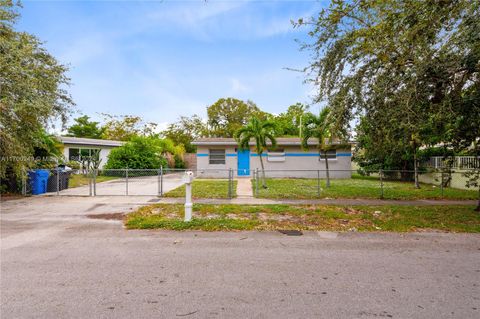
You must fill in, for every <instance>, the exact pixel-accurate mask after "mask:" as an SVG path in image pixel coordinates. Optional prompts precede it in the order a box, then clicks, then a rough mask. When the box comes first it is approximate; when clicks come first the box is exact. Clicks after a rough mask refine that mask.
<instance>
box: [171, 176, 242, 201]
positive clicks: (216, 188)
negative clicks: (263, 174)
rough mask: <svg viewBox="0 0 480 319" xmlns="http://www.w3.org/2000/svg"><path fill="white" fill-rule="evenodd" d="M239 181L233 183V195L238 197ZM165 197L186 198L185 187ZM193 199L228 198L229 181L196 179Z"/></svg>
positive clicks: (178, 188)
mask: <svg viewBox="0 0 480 319" xmlns="http://www.w3.org/2000/svg"><path fill="white" fill-rule="evenodd" d="M236 190H237V181H233V194H232V197H236V196H237V195H236ZM164 196H165V197H185V185H182V186H180V187H177V188H175V189H173V190H171V191H169V192H168V193H165V195H164ZM192 197H193V198H228V180H224V179H223V180H220V179H195V180H193V183H192Z"/></svg>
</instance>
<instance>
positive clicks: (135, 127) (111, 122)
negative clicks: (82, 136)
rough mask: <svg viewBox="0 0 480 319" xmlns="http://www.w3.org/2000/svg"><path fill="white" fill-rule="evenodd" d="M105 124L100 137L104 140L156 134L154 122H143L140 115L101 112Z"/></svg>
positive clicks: (127, 138)
mask: <svg viewBox="0 0 480 319" xmlns="http://www.w3.org/2000/svg"><path fill="white" fill-rule="evenodd" d="M102 115H103V116H104V118H105V125H104V126H103V134H102V138H103V139H106V140H117V141H128V140H130V139H131V138H133V137H136V136H157V134H156V133H155V130H156V127H157V124H156V123H145V122H144V120H143V119H142V118H141V117H140V116H133V115H110V114H106V113H103V114H102Z"/></svg>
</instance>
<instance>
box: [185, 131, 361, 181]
mask: <svg viewBox="0 0 480 319" xmlns="http://www.w3.org/2000/svg"><path fill="white" fill-rule="evenodd" d="M276 140H277V147H276V149H274V150H273V149H272V150H268V151H265V152H264V153H263V154H262V157H263V159H264V161H263V162H264V165H265V170H267V171H268V173H267V175H268V176H270V177H305V178H309V177H311V178H316V177H317V176H318V174H319V175H320V177H321V178H324V177H325V156H328V164H329V169H330V177H331V178H350V177H351V176H352V172H351V169H352V151H351V143H332V145H331V150H330V151H328V152H327V154H320V152H319V151H318V140H317V139H313V138H312V139H310V140H309V141H308V145H309V148H308V150H304V149H303V148H302V146H301V140H300V138H277V139H276ZM192 144H193V145H196V146H197V170H204V172H203V176H212V177H215V176H221V175H225V171H226V170H228V169H233V170H234V172H235V175H237V176H252V175H253V172H254V171H255V170H256V169H259V170H260V169H261V165H260V160H259V155H258V154H257V153H256V152H255V142H254V141H251V142H250V147H249V149H247V150H241V149H240V148H239V147H238V144H237V142H236V141H235V139H233V138H200V139H197V140H195V141H194V142H193V143H192Z"/></svg>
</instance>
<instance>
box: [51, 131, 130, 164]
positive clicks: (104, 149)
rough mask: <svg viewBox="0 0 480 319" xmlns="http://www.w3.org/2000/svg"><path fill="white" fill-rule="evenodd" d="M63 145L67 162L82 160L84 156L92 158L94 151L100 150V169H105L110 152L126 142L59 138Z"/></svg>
mask: <svg viewBox="0 0 480 319" xmlns="http://www.w3.org/2000/svg"><path fill="white" fill-rule="evenodd" d="M57 138H58V139H59V140H60V141H61V142H62V144H63V146H64V148H63V155H64V156H65V159H66V160H67V161H70V160H75V161H78V160H81V158H82V156H90V155H91V154H92V151H93V150H100V159H101V162H100V167H99V168H103V166H104V165H105V163H107V160H108V155H109V154H110V151H111V150H112V149H113V148H115V147H119V146H122V145H123V144H124V143H125V142H122V141H110V140H97V139H93V138H81V137H68V136H59V137H57Z"/></svg>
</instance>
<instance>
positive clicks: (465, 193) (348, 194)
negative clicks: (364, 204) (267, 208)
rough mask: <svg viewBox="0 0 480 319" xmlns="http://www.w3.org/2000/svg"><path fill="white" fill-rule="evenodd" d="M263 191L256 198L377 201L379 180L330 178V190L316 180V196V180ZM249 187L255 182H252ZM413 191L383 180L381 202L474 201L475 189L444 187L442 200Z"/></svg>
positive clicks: (275, 182)
mask: <svg viewBox="0 0 480 319" xmlns="http://www.w3.org/2000/svg"><path fill="white" fill-rule="evenodd" d="M266 182H267V189H264V188H262V187H261V186H260V189H259V194H258V197H261V198H275V199H282V198H285V199H286V198H288V199H310V198H380V195H381V188H380V181H379V180H378V179H376V178H372V177H363V176H358V175H354V176H352V178H351V179H332V180H331V181H330V188H326V187H325V186H326V185H325V183H326V182H325V180H320V196H318V188H317V183H318V182H317V180H316V179H303V178H278V179H267V181H266ZM252 183H253V188H255V184H254V183H255V182H254V181H253V180H252ZM420 186H421V187H420V189H415V187H414V184H413V182H408V183H407V182H400V181H384V182H383V196H384V198H385V199H440V198H444V199H477V198H478V190H461V189H455V188H445V189H444V190H443V197H442V191H441V188H440V187H438V186H434V185H430V184H421V185H420Z"/></svg>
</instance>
